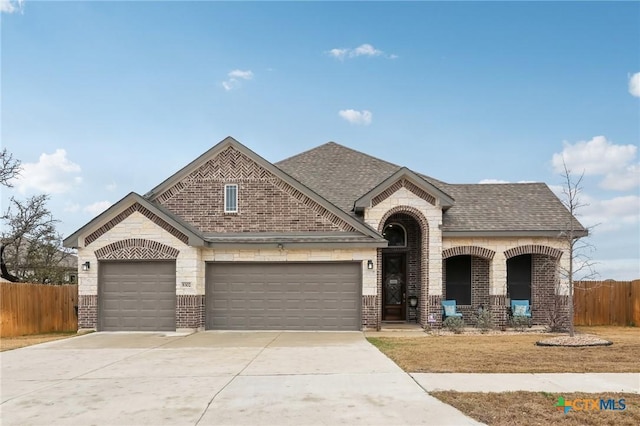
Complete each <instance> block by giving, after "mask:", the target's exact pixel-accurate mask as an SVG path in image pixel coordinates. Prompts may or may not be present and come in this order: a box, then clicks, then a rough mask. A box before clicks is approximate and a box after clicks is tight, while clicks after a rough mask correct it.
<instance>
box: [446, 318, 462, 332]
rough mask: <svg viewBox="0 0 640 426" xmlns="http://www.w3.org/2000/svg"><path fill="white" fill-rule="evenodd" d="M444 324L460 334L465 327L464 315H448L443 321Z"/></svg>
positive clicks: (448, 328)
mask: <svg viewBox="0 0 640 426" xmlns="http://www.w3.org/2000/svg"><path fill="white" fill-rule="evenodd" d="M442 326H443V327H444V328H446V329H447V330H450V331H453V332H454V333H455V334H460V333H462V330H463V329H464V320H463V319H462V317H447V319H445V320H444V322H443V323H442Z"/></svg>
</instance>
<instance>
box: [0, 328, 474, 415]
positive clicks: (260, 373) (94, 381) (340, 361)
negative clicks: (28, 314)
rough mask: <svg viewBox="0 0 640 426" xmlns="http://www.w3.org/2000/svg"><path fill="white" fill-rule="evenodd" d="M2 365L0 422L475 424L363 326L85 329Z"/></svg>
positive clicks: (4, 356)
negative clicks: (332, 329) (339, 329)
mask: <svg viewBox="0 0 640 426" xmlns="http://www.w3.org/2000/svg"><path fill="white" fill-rule="evenodd" d="M0 362H1V373H2V379H1V380H2V382H1V385H2V386H1V395H0V398H1V405H0V419H1V422H2V424H3V425H30V424H33V425H43V424H46V425H59V424H64V425H93V424H95V425H138V424H154V425H157V424H158V425H159V424H171V425H174V424H175V425H183V424H184V425H210V424H216V425H220V424H246V425H249V424H251V425H256V424H264V425H282V424H295V425H307V424H330V425H333V424H354V425H355V424H366V425H371V424H384V425H390V424H393V425H401V424H439V425H444V424H455V425H460V424H477V423H476V422H475V421H473V420H472V419H470V418H468V417H466V416H464V415H463V414H462V413H460V412H459V411H457V410H456V409H454V408H453V407H450V406H448V405H446V404H443V403H441V402H440V401H438V400H436V399H435V398H433V397H431V396H429V395H428V394H427V393H426V392H425V391H424V390H423V389H422V388H421V387H420V386H419V385H418V384H417V383H416V382H415V381H414V380H413V379H412V378H411V376H409V375H408V374H406V373H404V372H403V371H402V370H401V369H400V368H399V367H398V366H396V365H395V364H394V363H393V362H392V361H391V360H389V359H388V358H387V357H386V356H385V355H383V354H382V353H381V352H379V351H378V350H377V349H376V348H375V347H373V346H372V345H370V344H369V343H368V342H367V341H366V340H365V338H364V335H363V334H362V333H359V332H343V333H329V332H209V331H207V332H201V333H195V334H190V335H178V334H175V333H168V334H162V333H93V334H89V335H85V336H79V337H74V338H71V339H67V340H61V341H55V342H50V343H45V344H42V345H37V346H32V347H28V348H23V349H17V350H13V351H7V352H2V353H1V354H0Z"/></svg>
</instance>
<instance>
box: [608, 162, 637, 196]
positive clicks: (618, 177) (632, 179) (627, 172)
mask: <svg viewBox="0 0 640 426" xmlns="http://www.w3.org/2000/svg"><path fill="white" fill-rule="evenodd" d="M638 185H640V164H632V165H630V166H627V167H624V168H621V169H620V170H614V171H612V172H611V173H608V174H607V175H606V176H605V177H604V179H603V180H602V182H600V187H601V188H604V189H611V190H614V191H629V190H631V189H633V188H635V187H636V186H638Z"/></svg>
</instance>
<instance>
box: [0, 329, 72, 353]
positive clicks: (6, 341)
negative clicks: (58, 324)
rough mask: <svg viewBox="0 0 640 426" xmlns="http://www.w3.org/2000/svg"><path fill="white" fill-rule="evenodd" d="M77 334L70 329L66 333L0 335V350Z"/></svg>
mask: <svg viewBox="0 0 640 426" xmlns="http://www.w3.org/2000/svg"><path fill="white" fill-rule="evenodd" d="M77 335H78V333H76V332H75V331H70V332H67V333H48V334H34V335H31V336H17V337H0V352H1V351H8V350H11V349H18V348H23V347H25V346H31V345H37V344H38V343H44V342H50V341H52V340H59V339H66V338H69V337H73V336H77Z"/></svg>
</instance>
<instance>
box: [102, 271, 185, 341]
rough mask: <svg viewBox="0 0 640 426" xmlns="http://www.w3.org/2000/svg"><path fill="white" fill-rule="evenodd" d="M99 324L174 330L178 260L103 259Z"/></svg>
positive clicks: (122, 328) (123, 328)
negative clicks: (111, 260)
mask: <svg viewBox="0 0 640 426" xmlns="http://www.w3.org/2000/svg"><path fill="white" fill-rule="evenodd" d="M98 268H99V282H98V293H99V296H98V297H99V305H98V328H99V329H100V330H105V331H173V330H175V327H176V319H175V317H176V313H175V311H176V293H175V282H176V280H175V271H176V269H175V262H174V261H170V262H135V261H134V262H100V264H99V266H98Z"/></svg>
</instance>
